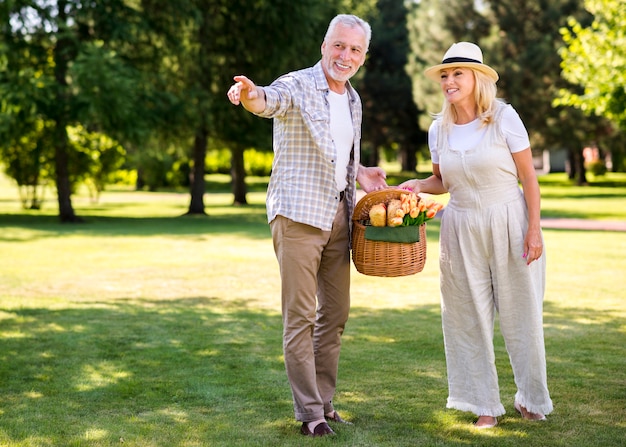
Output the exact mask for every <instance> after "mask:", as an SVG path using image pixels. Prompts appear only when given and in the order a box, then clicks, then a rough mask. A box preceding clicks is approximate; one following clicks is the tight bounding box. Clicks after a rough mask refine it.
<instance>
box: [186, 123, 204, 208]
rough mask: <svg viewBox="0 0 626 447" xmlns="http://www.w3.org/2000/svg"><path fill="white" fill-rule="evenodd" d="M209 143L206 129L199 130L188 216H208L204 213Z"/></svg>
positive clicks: (192, 171) (196, 138)
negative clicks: (206, 162)
mask: <svg viewBox="0 0 626 447" xmlns="http://www.w3.org/2000/svg"><path fill="white" fill-rule="evenodd" d="M207 142H208V133H207V131H206V130H205V129H199V130H198V132H196V137H195V139H194V143H193V157H192V158H193V168H192V170H191V173H190V177H191V178H190V179H189V180H190V185H189V189H190V193H191V202H190V203H189V210H188V211H187V214H206V213H205V211H204V192H205V181H204V171H205V159H206V148H207Z"/></svg>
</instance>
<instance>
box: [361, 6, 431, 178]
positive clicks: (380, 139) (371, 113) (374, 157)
mask: <svg viewBox="0 0 626 447" xmlns="http://www.w3.org/2000/svg"><path fill="white" fill-rule="evenodd" d="M407 13H408V11H407V8H406V7H405V5H404V0H379V1H378V2H377V10H376V12H375V15H374V14H372V18H371V19H370V23H371V26H372V36H373V38H372V42H371V44H370V50H369V59H368V61H367V65H366V67H365V74H364V76H363V81H362V82H361V84H360V89H359V91H360V93H361V97H362V100H363V146H364V147H365V148H367V149H368V150H367V152H368V155H369V156H368V157H366V163H367V164H368V165H369V166H377V165H378V162H379V151H380V150H381V149H387V150H388V151H391V149H392V148H395V147H397V152H399V156H400V161H401V165H402V170H404V171H414V170H415V169H416V167H417V159H416V153H417V151H418V148H419V147H420V146H424V145H425V143H426V136H425V133H424V131H422V130H421V129H420V128H419V126H418V110H417V107H416V105H415V102H414V101H413V96H412V93H411V90H412V89H411V79H410V77H409V76H408V74H407V71H406V65H407V58H408V53H409V42H408V30H407V24H406V22H407ZM393 152H394V153H395V152H396V151H393Z"/></svg>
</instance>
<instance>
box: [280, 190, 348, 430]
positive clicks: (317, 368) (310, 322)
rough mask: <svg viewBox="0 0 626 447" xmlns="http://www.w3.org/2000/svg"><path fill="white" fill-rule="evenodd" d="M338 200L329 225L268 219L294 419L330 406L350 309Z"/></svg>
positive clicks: (310, 417)
mask: <svg viewBox="0 0 626 447" xmlns="http://www.w3.org/2000/svg"><path fill="white" fill-rule="evenodd" d="M346 208H347V206H346V201H345V200H343V201H341V202H340V203H339V205H338V209H337V214H336V216H335V221H334V223H333V229H332V230H331V231H322V230H320V229H319V228H314V227H312V226H309V225H304V224H301V223H297V222H294V221H292V220H290V219H287V218H285V217H283V216H277V217H276V218H275V219H274V220H273V221H272V222H271V223H270V228H271V231H272V239H273V241H274V251H275V252H276V258H277V259H278V264H279V267H280V276H281V285H282V290H281V297H282V314H283V352H284V356H285V368H286V371H287V378H288V379H289V383H290V385H291V391H292V395H293V403H294V411H295V416H296V419H297V420H298V421H302V422H310V421H314V420H317V419H322V418H323V417H324V414H325V413H330V412H332V411H333V404H332V399H333V396H334V394H335V388H336V384H337V369H338V364H339V351H340V349H341V335H342V334H343V331H344V328H345V324H346V321H347V320H348V313H349V310H350V252H349V243H348V242H349V227H348V225H349V221H348V213H347V209H346Z"/></svg>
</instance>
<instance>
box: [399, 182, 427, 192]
mask: <svg viewBox="0 0 626 447" xmlns="http://www.w3.org/2000/svg"><path fill="white" fill-rule="evenodd" d="M398 188H402V189H410V190H411V191H413V192H414V193H415V194H419V193H420V192H422V187H421V185H420V181H419V180H418V179H412V180H407V181H406V182H404V183H401V184H400V185H399V186H398Z"/></svg>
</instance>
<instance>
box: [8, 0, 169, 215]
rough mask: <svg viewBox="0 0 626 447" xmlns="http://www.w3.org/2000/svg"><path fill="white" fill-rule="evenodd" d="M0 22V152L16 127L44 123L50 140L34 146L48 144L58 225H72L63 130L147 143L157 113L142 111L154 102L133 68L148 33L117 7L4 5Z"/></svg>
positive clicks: (75, 0) (110, 0)
mask: <svg viewBox="0 0 626 447" xmlns="http://www.w3.org/2000/svg"><path fill="white" fill-rule="evenodd" d="M0 19H1V22H0V26H1V31H0V32H1V33H2V42H3V46H2V47H1V48H0V60H1V61H2V64H0V97H2V98H3V99H2V103H1V105H0V116H1V119H0V136H1V137H2V138H0V142H1V143H0V145H2V146H3V145H13V146H14V147H16V146H15V144H14V143H15V142H16V141H18V140H19V139H20V138H22V137H23V135H24V133H23V132H24V131H28V129H26V128H25V127H24V126H23V125H21V124H20V122H22V120H23V122H25V123H27V125H30V126H31V130H32V126H34V125H35V124H36V123H39V122H44V123H46V126H48V127H47V128H49V131H50V133H51V135H52V137H51V138H48V139H46V140H43V139H42V140H37V142H36V144H37V145H43V144H52V150H53V156H52V157H51V160H52V161H53V165H52V166H51V172H52V175H53V176H54V179H55V184H56V190H57V199H58V205H59V217H60V220H61V221H62V222H76V221H80V220H81V219H80V218H79V217H78V216H77V215H76V214H75V212H74V209H73V206H72V201H71V196H72V191H73V189H74V185H73V184H72V166H71V163H72V159H73V155H74V154H73V153H72V151H73V147H72V145H71V144H70V141H69V138H68V130H67V129H68V127H69V126H77V125H82V126H83V127H85V128H87V129H89V130H90V131H101V132H104V133H106V134H108V135H111V136H112V137H114V138H115V139H117V140H118V141H129V142H139V141H141V140H142V139H145V138H146V137H147V135H148V134H149V130H150V128H151V126H152V125H153V124H154V122H155V121H156V120H157V119H156V117H157V116H159V114H160V112H161V111H160V110H158V111H157V113H154V110H155V107H151V106H150V104H155V103H157V104H158V103H159V101H158V100H156V99H155V98H156V97H157V96H158V95H159V90H158V89H154V90H150V86H153V85H155V82H154V81H152V80H150V82H145V81H147V80H148V79H149V78H148V74H151V72H150V71H147V70H146V71H141V69H140V67H141V63H143V64H144V66H145V64H146V63H145V60H146V58H145V55H146V54H147V52H146V51H145V48H150V47H151V45H150V44H151V43H152V42H151V39H150V38H149V35H150V32H149V31H150V30H149V27H148V26H147V25H146V22H145V21H144V20H143V15H142V13H141V10H140V9H139V8H138V5H137V4H136V3H135V2H132V3H131V2H124V1H123V0H103V1H98V2H91V1H81V0H57V1H42V0H31V1H10V0H7V1H4V2H2V3H1V4H0ZM140 57H141V58H142V59H140ZM149 60H150V61H151V62H152V64H153V66H154V59H149ZM139 61H141V62H139ZM24 86H28V88H26V89H23V87H24ZM149 100H151V101H149ZM161 115H162V114H161ZM27 134H28V132H27ZM30 135H33V136H34V137H37V135H39V134H37V133H33V132H30Z"/></svg>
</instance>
